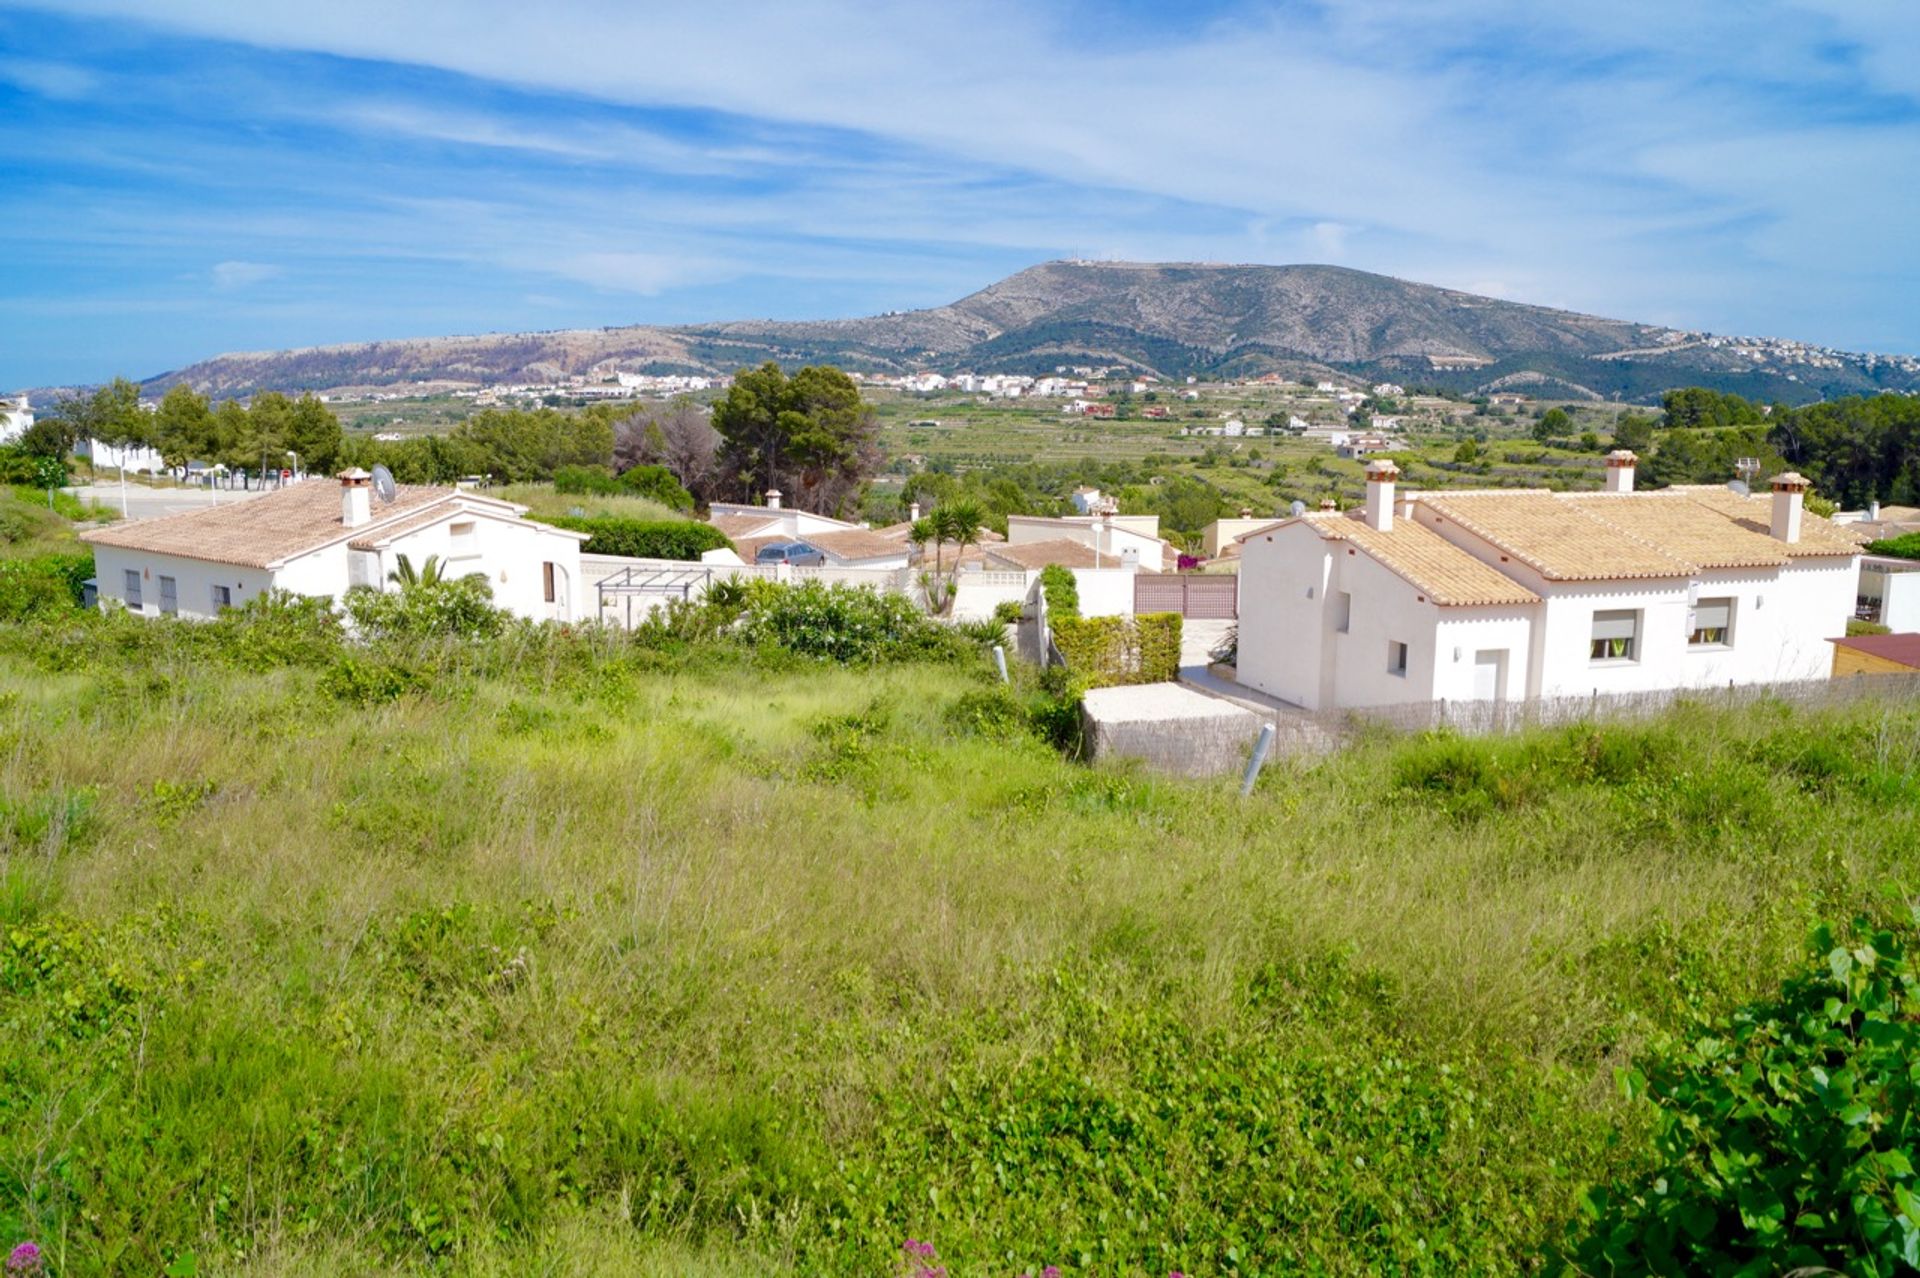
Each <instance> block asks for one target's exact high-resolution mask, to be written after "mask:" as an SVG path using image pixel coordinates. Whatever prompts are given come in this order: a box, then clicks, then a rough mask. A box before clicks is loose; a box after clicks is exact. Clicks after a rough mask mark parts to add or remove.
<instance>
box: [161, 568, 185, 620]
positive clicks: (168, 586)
mask: <svg viewBox="0 0 1920 1278" xmlns="http://www.w3.org/2000/svg"><path fill="white" fill-rule="evenodd" d="M179 611H180V587H179V585H178V583H176V582H175V581H174V579H173V578H171V577H162V578H161V579H160V614H161V615H162V616H165V617H172V616H176V615H178V613H179Z"/></svg>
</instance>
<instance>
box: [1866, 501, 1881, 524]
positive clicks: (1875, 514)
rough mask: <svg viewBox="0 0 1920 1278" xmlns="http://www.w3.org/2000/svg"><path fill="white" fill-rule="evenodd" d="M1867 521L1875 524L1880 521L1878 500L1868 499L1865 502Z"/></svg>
mask: <svg viewBox="0 0 1920 1278" xmlns="http://www.w3.org/2000/svg"><path fill="white" fill-rule="evenodd" d="M1867 522H1868V523H1870V524H1877V523H1879V522H1880V503H1879V502H1877V501H1870V502H1868V503H1867Z"/></svg>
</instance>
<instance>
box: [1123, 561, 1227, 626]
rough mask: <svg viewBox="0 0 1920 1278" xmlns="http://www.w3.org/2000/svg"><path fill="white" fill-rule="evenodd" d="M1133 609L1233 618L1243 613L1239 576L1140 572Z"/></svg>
mask: <svg viewBox="0 0 1920 1278" xmlns="http://www.w3.org/2000/svg"><path fill="white" fill-rule="evenodd" d="M1133 610H1134V612H1136V613H1141V612H1177V613H1179V614H1180V615H1181V616H1183V617H1193V618H1196V619H1199V618H1204V619H1209V620H1218V621H1232V620H1233V619H1234V618H1235V617H1237V616H1239V615H1240V578H1239V577H1238V576H1235V575H1228V574H1224V573H1222V574H1211V573H1210V574H1206V575H1201V574H1199V573H1189V572H1180V573H1152V572H1143V573H1137V574H1135V575H1134V578H1133Z"/></svg>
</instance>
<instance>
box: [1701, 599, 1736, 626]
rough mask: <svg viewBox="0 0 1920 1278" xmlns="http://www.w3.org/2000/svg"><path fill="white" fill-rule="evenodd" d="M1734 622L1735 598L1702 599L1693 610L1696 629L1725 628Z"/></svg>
mask: <svg viewBox="0 0 1920 1278" xmlns="http://www.w3.org/2000/svg"><path fill="white" fill-rule="evenodd" d="M1732 624H1733V600H1731V599H1702V600H1701V601H1700V603H1699V606H1697V607H1696V608H1694V610H1693V628H1694V629H1695V630H1725V629H1726V628H1727V627H1728V626H1730V625H1732Z"/></svg>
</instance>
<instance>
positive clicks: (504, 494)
mask: <svg viewBox="0 0 1920 1278" xmlns="http://www.w3.org/2000/svg"><path fill="white" fill-rule="evenodd" d="M486 496H488V497H498V498H499V499H500V500H502V501H511V502H518V503H519V504H520V505H522V506H525V507H527V508H528V510H530V511H531V512H532V513H533V515H534V516H535V517H538V516H541V515H574V516H577V517H580V518H586V519H599V518H617V519H685V518H686V517H687V516H686V515H685V514H684V513H682V512H681V511H677V510H673V509H671V508H669V507H667V506H663V505H661V504H660V503H659V502H657V501H652V500H650V499H648V498H645V497H629V496H627V495H625V494H620V495H617V496H606V497H600V496H591V495H588V494H578V493H563V492H558V491H556V490H555V489H554V486H553V485H552V484H501V485H499V486H497V487H494V488H489V489H487V490H486Z"/></svg>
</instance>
